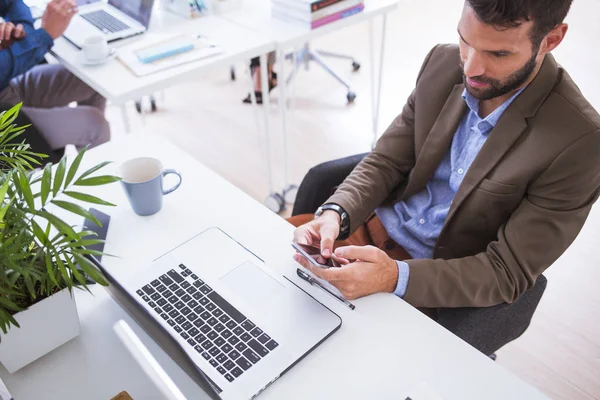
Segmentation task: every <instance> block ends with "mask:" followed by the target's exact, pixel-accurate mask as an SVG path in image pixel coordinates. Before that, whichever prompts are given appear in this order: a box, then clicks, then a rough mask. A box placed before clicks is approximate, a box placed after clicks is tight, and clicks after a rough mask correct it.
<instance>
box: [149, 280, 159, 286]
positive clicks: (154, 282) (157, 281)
mask: <svg viewBox="0 0 600 400" xmlns="http://www.w3.org/2000/svg"><path fill="white" fill-rule="evenodd" d="M150 285H152V286H154V287H157V286H159V285H160V282H159V280H158V279H155V280H153V281H152V282H150Z"/></svg>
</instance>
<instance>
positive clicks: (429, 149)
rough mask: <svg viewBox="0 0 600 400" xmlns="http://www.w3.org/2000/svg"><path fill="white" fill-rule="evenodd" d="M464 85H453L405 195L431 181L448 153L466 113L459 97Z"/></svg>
mask: <svg viewBox="0 0 600 400" xmlns="http://www.w3.org/2000/svg"><path fill="white" fill-rule="evenodd" d="M463 90H464V85H463V84H462V83H461V84H458V85H455V86H454V88H453V89H452V92H450V96H449V97H448V100H446V103H445V104H444V107H443V108H442V111H441V112H440V114H439V116H438V118H437V120H436V121H435V123H434V125H433V127H432V128H431V130H430V131H429V135H428V136H427V139H426V140H425V143H424V144H423V147H422V148H421V151H420V152H419V156H418V157H417V161H416V163H415V167H414V169H413V174H412V176H411V179H410V181H409V183H408V186H407V188H406V190H405V191H404V192H405V193H411V192H412V190H413V189H417V190H418V189H419V188H422V187H424V186H425V185H426V184H427V182H428V181H429V180H430V179H431V177H432V176H433V174H434V173H435V170H436V169H437V168H438V166H439V165H440V163H441V162H442V159H443V158H444V156H445V155H446V153H448V151H449V149H450V145H451V144H452V139H453V138H454V134H455V133H456V129H457V128H458V124H460V121H461V120H462V118H463V117H464V116H465V113H466V112H467V105H466V103H465V102H464V100H463V99H462V97H461V95H462V92H463Z"/></svg>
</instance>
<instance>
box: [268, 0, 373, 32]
mask: <svg viewBox="0 0 600 400" xmlns="http://www.w3.org/2000/svg"><path fill="white" fill-rule="evenodd" d="M364 8H365V5H364V0H271V10H272V14H273V17H275V18H279V19H282V20H285V21H289V22H295V23H298V24H302V25H305V26H308V27H310V28H311V29H315V28H318V27H320V26H323V25H327V24H329V23H331V22H334V21H337V20H340V19H342V18H346V17H349V16H352V15H354V14H357V13H359V12H361V11H362V10H363V9H364Z"/></svg>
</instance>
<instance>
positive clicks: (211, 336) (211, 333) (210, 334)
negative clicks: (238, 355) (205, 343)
mask: <svg viewBox="0 0 600 400" xmlns="http://www.w3.org/2000/svg"><path fill="white" fill-rule="evenodd" d="M206 336H208V338H209V339H210V340H214V339H215V338H216V337H217V336H219V335H218V334H217V332H215V331H210V332H208V333H207V334H206Z"/></svg>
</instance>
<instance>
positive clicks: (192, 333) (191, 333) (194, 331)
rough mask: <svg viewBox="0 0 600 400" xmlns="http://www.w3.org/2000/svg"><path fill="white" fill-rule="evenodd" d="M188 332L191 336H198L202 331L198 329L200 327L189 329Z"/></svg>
mask: <svg viewBox="0 0 600 400" xmlns="http://www.w3.org/2000/svg"><path fill="white" fill-rule="evenodd" d="M188 333H189V334H190V336H196V335H197V334H199V333H200V331H199V330H198V328H192V329H188Z"/></svg>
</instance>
